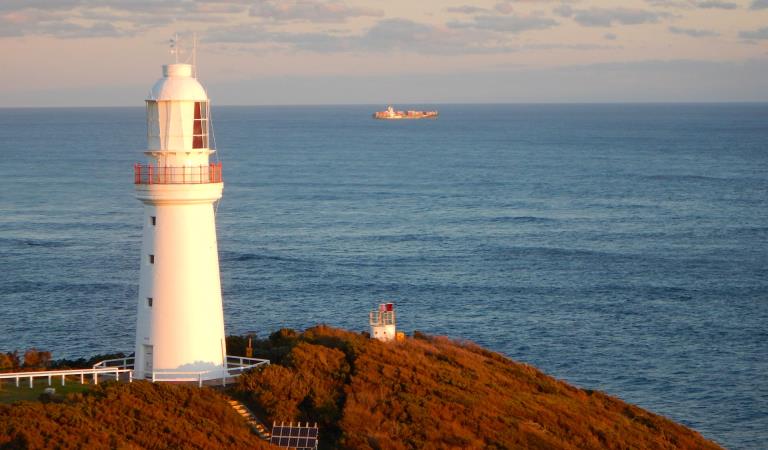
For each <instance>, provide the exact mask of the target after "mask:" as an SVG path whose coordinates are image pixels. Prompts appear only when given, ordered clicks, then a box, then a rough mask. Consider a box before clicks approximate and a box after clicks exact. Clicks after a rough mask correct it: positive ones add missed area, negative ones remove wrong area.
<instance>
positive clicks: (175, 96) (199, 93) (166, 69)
mask: <svg viewBox="0 0 768 450" xmlns="http://www.w3.org/2000/svg"><path fill="white" fill-rule="evenodd" d="M149 100H192V101H205V100H208V94H206V92H205V88H203V86H202V85H201V84H200V83H199V82H198V81H197V78H194V77H193V76H192V65H191V64H166V65H164V66H163V78H160V79H159V80H157V82H156V83H155V85H154V86H152V90H150V91H149Z"/></svg>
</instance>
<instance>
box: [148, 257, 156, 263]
mask: <svg viewBox="0 0 768 450" xmlns="http://www.w3.org/2000/svg"><path fill="white" fill-rule="evenodd" d="M149 263H150V264H154V263H155V255H149Z"/></svg>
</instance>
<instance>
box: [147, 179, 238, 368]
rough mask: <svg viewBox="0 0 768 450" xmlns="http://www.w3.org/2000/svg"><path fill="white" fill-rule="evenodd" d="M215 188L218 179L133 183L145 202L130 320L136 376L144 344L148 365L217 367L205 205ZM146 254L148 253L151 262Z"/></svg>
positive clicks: (212, 260)
mask: <svg viewBox="0 0 768 450" xmlns="http://www.w3.org/2000/svg"><path fill="white" fill-rule="evenodd" d="M222 187H223V185H222V184H221V183H215V184H204V185H138V186H137V196H138V198H139V199H140V200H142V201H143V202H144V203H145V207H144V218H143V220H144V237H143V242H142V254H141V271H140V281H139V298H138V315H137V326H136V331H137V332H136V361H135V368H136V371H137V376H138V377H141V376H142V372H143V370H144V368H145V367H146V365H145V364H146V362H145V361H144V347H143V346H144V345H152V346H153V359H154V361H153V364H152V366H153V369H154V370H155V371H163V370H174V371H202V370H212V369H217V368H218V369H223V368H224V366H225V362H226V360H225V358H226V356H225V355H226V348H225V346H224V317H223V307H222V300H221V284H220V279H219V258H218V247H217V242H216V223H215V217H214V211H213V201H214V200H216V199H218V198H220V197H221V191H222ZM152 216H155V218H156V222H155V223H156V224H155V225H154V226H153V225H152V222H151V217H152ZM149 255H154V264H152V263H150V260H149ZM149 297H151V298H152V306H151V307H150V306H148V304H147V298H149ZM208 378H216V375H211V376H210V377H208Z"/></svg>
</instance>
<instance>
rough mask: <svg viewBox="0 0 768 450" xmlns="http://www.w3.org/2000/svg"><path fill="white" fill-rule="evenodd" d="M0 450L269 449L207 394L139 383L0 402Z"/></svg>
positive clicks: (188, 388) (212, 393)
mask: <svg viewBox="0 0 768 450" xmlns="http://www.w3.org/2000/svg"><path fill="white" fill-rule="evenodd" d="M0 448H14V449H15V448H18V449H27V448H33V449H47V448H62V449H66V448H88V449H92V448H93V449H99V448H126V449H128V448H233V449H234V448H256V449H259V448H265V449H266V448H272V447H271V446H269V445H268V444H266V443H265V442H264V441H261V440H259V439H258V437H257V436H256V435H254V434H253V433H252V432H251V430H250V428H249V427H248V426H247V425H246V424H245V422H244V421H243V419H242V418H241V417H240V416H238V415H237V413H236V412H235V411H234V410H233V409H232V408H231V407H230V406H229V404H228V403H227V401H226V399H225V398H224V397H223V396H222V395H221V394H219V393H218V392H216V391H215V390H213V389H198V388H196V387H191V386H177V385H168V384H159V383H158V384H154V385H153V384H152V383H149V382H145V381H140V382H134V383H132V384H130V385H129V384H116V383H106V384H103V385H99V386H94V387H93V388H91V389H90V391H89V392H87V393H85V394H69V395H68V396H67V398H65V399H64V400H63V402H61V403H41V402H21V403H17V404H14V405H11V406H8V405H0Z"/></svg>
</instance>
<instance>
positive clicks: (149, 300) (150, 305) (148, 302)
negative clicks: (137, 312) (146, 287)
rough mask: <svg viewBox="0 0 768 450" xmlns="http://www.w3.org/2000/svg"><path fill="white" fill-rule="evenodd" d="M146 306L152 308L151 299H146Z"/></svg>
mask: <svg viewBox="0 0 768 450" xmlns="http://www.w3.org/2000/svg"><path fill="white" fill-rule="evenodd" d="M147 306H149V307H150V308H151V307H152V297H147Z"/></svg>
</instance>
